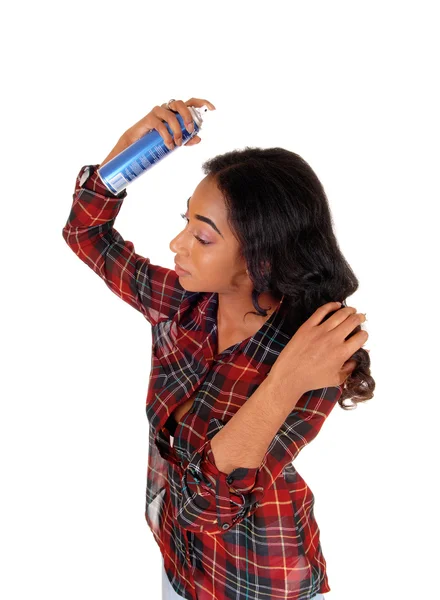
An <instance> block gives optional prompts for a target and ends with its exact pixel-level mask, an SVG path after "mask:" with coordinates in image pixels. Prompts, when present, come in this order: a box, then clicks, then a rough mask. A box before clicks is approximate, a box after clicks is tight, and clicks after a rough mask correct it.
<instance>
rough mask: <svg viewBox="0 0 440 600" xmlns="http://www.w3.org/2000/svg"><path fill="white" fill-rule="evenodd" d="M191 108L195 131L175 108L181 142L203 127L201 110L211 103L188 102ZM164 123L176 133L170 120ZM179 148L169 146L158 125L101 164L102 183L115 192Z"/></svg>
mask: <svg viewBox="0 0 440 600" xmlns="http://www.w3.org/2000/svg"><path fill="white" fill-rule="evenodd" d="M188 109H189V110H190V112H191V115H192V117H193V123H194V131H192V132H189V131H187V129H186V127H185V123H184V121H183V118H182V115H180V114H179V113H178V112H177V111H172V112H174V114H175V115H176V118H177V120H178V121H179V123H180V127H181V128H182V146H183V145H185V144H186V142H188V141H189V140H190V139H191V138H193V137H194V136H195V135H197V134H198V132H199V131H200V129H201V128H202V123H203V119H202V114H203V113H205V112H206V111H207V110H208V107H207V106H206V105H203V106H202V107H201V108H196V107H194V106H188ZM164 123H165V126H166V128H167V129H168V131H169V133H170V134H171V136H173V130H172V129H171V127H170V126H169V124H168V123H167V122H166V121H164ZM173 137H174V136H173ZM177 148H179V146H175V147H174V148H173V150H170V149H169V148H168V146H166V144H165V141H164V139H163V138H162V136H161V135H160V133H159V132H158V131H157V130H156V129H152V130H151V131H149V132H148V133H146V134H145V135H143V136H142V137H141V138H140V139H138V140H137V141H136V142H134V143H133V144H131V146H128V148H126V149H125V150H123V151H122V152H120V153H119V154H118V155H116V156H114V157H113V158H112V159H111V160H109V161H108V162H107V163H106V164H105V165H104V166H103V167H101V168H99V169H98V175H99V177H100V178H101V180H102V183H103V184H104V185H105V186H106V187H107V188H108V189H109V190H110V191H111V192H112V193H113V194H119V193H120V192H122V190H124V189H125V188H126V187H127V186H128V185H129V184H130V183H131V182H132V181H134V180H135V179H137V177H139V176H140V175H142V174H143V173H145V172H146V171H148V169H151V167H154V165H156V164H157V163H158V162H159V161H161V160H162V159H163V158H165V157H166V156H168V155H169V154H171V152H174V150H176V149H177Z"/></svg>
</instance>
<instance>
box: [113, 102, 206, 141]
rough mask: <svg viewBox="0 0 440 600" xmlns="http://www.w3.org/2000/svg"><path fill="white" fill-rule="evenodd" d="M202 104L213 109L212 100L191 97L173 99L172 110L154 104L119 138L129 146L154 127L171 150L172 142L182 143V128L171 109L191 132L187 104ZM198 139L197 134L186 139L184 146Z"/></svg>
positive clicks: (199, 105)
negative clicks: (184, 99)
mask: <svg viewBox="0 0 440 600" xmlns="http://www.w3.org/2000/svg"><path fill="white" fill-rule="evenodd" d="M203 105H206V106H207V107H208V108H209V109H210V110H215V106H214V105H213V104H212V102H209V100H203V99H202V98H191V99H190V100H187V101H186V102H183V101H182V100H174V101H173V102H171V104H170V108H171V109H172V110H169V109H168V108H166V104H162V105H161V106H155V107H154V108H153V109H152V110H151V111H150V112H149V113H148V114H147V115H145V117H143V118H142V119H141V120H140V121H138V122H137V123H135V124H134V125H133V126H132V127H130V128H129V129H127V131H126V132H125V133H124V134H123V135H122V136H121V140H124V142H126V143H127V146H129V145H131V144H133V143H134V142H136V141H137V140H138V139H140V138H141V137H142V136H144V135H145V134H147V133H148V132H149V131H151V130H152V129H156V131H157V132H158V133H159V134H160V136H161V137H162V139H163V140H164V142H165V144H166V145H167V147H168V148H169V149H170V150H173V149H174V143H175V144H176V145H177V146H181V145H182V128H181V126H180V123H179V121H178V120H177V118H176V115H175V114H174V112H173V110H174V111H176V112H178V113H179V114H180V115H181V116H182V119H183V122H184V124H185V127H186V129H187V130H188V131H189V132H192V131H193V128H194V122H193V118H192V115H191V112H190V111H189V109H188V106H194V107H195V108H200V107H202V106H203ZM165 123H168V125H169V127H170V128H171V130H172V132H173V136H171V135H170V133H169V131H168V129H167V127H166V125H165ZM173 138H174V139H173ZM200 141H201V138H200V137H199V136H198V135H195V136H194V137H193V138H191V139H190V140H188V142H186V144H185V146H194V145H195V144H198V143H200Z"/></svg>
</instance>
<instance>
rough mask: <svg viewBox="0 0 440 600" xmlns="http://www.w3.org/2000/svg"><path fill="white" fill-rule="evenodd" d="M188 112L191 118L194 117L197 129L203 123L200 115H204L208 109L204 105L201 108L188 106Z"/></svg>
mask: <svg viewBox="0 0 440 600" xmlns="http://www.w3.org/2000/svg"><path fill="white" fill-rule="evenodd" d="M188 108H189V110H190V111H191V114H192V116H193V117H194V121H195V122H196V123H197V126H198V128H199V129H201V128H202V123H203V117H202V115H204V114H205V113H207V112H208V110H209V109H208V107H207V106H206V104H204V105H203V106H200V107H199V106H188Z"/></svg>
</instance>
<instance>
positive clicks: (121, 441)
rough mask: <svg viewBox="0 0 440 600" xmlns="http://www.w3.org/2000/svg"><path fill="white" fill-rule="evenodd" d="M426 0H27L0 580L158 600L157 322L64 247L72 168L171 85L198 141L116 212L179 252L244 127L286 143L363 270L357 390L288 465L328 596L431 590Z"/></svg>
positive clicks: (11, 84)
mask: <svg viewBox="0 0 440 600" xmlns="http://www.w3.org/2000/svg"><path fill="white" fill-rule="evenodd" d="M436 8H437V6H436V3H435V2H423V1H418V2H387V1H383V0H382V1H380V2H368V3H358V2H349V1H346V2H338V1H333V2H309V3H299V2H279V1H276V0H273V1H272V2H270V3H267V2H259V3H258V2H223V3H219V2H204V3H200V2H193V3H191V2H187V3H183V2H171V1H168V2H166V3H162V2H131V1H128V2H124V3H116V2H91V1H88V2H85V1H83V0H80V1H77V2H75V3H68V4H63V5H62V6H61V5H59V4H56V3H54V2H53V3H50V2H42V3H35V4H31V3H29V2H27V3H26V2H25V3H21V4H20V5H17V6H16V8H9V9H8V10H9V12H8V13H7V14H6V17H7V19H6V21H5V23H6V24H7V26H5V34H6V35H5V36H3V39H2V42H1V45H2V50H3V52H2V56H3V57H4V61H3V63H4V66H3V77H2V79H3V83H4V84H6V85H5V87H4V92H3V94H2V101H3V110H2V115H1V122H2V132H3V140H2V141H3V143H2V150H3V151H2V155H3V161H2V162H3V166H4V170H3V177H2V182H3V202H2V217H3V218H2V235H1V251H2V258H3V260H2V288H1V289H2V293H1V302H2V312H1V314H2V325H1V329H2V334H1V339H2V357H3V358H2V361H1V364H2V377H1V418H0V452H1V465H0V467H1V472H0V474H1V484H0V485H1V495H0V565H1V575H0V597H1V598H2V599H4V600H24V599H25V598H26V599H28V598H36V597H38V598H40V597H41V598H43V597H44V598H45V600H59V599H60V598H63V600H73V599H75V600H76V599H78V598H81V599H82V600H92V599H93V600H96V599H98V598H106V600H121V599H130V600H144V599H150V598H151V599H156V598H160V593H161V592H160V585H161V566H162V562H161V556H160V552H159V548H158V546H157V545H156V543H155V541H154V539H153V536H152V534H151V532H150V531H149V529H148V526H147V524H146V522H145V518H144V502H145V485H146V469H147V441H148V421H147V418H146V415H145V398H146V393H147V386H148V378H149V372H150V371H149V369H150V359H151V332H150V326H149V324H148V322H147V321H146V320H145V319H144V318H143V317H142V315H141V314H140V313H138V312H137V311H135V310H134V309H132V308H131V307H130V306H129V305H128V304H125V303H124V302H123V301H122V300H120V299H119V298H118V297H117V296H116V295H114V294H112V293H111V291H110V290H109V289H108V288H107V286H106V285H105V284H104V282H103V281H102V280H100V278H99V277H98V276H97V275H96V274H95V273H94V272H93V271H92V270H91V269H89V268H88V267H87V266H86V265H85V264H84V263H82V262H81V261H80V260H79V259H78V258H77V257H76V256H75V254H74V253H73V252H72V251H71V250H70V249H69V248H68V247H67V245H66V244H65V242H64V240H63V237H62V228H63V226H64V224H65V222H66V220H67V218H68V216H69V212H70V208H71V204H72V194H73V191H74V184H75V178H76V176H77V173H78V172H79V170H80V168H81V167H82V166H83V165H86V164H96V163H100V162H102V161H103V160H104V158H105V157H106V156H107V154H108V153H109V152H110V150H111V149H112V148H113V146H114V145H115V143H116V142H117V140H118V138H119V137H120V136H121V135H122V133H124V131H125V130H126V129H128V128H129V127H130V126H132V125H133V124H134V123H135V122H137V121H138V120H139V119H140V118H142V117H143V116H144V115H146V114H147V113H148V112H149V111H150V110H151V109H152V108H153V107H154V106H155V105H156V104H159V105H160V104H162V103H163V102H166V101H168V100H169V99H170V98H177V99H182V100H187V99H189V98H191V97H199V98H206V99H208V100H210V101H211V102H213V103H214V104H215V106H216V107H217V110H216V111H214V112H209V113H208V114H207V115H206V119H205V124H204V127H203V129H202V131H201V134H200V135H201V138H202V142H201V143H200V144H199V145H197V146H194V147H189V148H185V147H182V148H178V149H177V150H176V151H175V152H174V153H173V154H172V155H170V156H169V157H167V158H166V159H165V160H164V161H162V162H161V163H160V164H158V165H157V166H156V167H154V168H153V169H152V170H150V171H149V172H148V173H147V174H145V175H143V176H142V177H140V178H139V179H138V180H137V181H136V182H134V183H133V184H131V185H130V186H129V187H128V188H127V191H128V196H127V198H126V200H125V201H124V205H123V207H122V209H121V211H120V214H119V215H118V217H117V220H116V223H115V228H116V229H117V230H118V231H119V233H120V234H121V235H122V236H123V237H124V238H125V239H126V240H130V241H132V242H133V243H134V245H135V249H136V251H137V252H138V253H140V254H142V255H143V256H148V257H149V258H150V260H151V262H152V263H154V264H160V265H164V266H167V267H170V268H173V266H174V263H173V258H174V254H173V253H172V252H171V250H170V248H169V242H170V240H171V239H172V238H173V237H174V236H175V235H176V234H177V232H178V231H179V230H180V228H181V227H183V225H184V223H183V221H182V219H181V217H180V212H182V211H184V210H185V209H186V200H187V198H188V197H189V196H190V195H191V194H192V192H193V190H194V188H195V187H196V186H197V184H198V183H199V181H200V180H201V179H202V178H203V177H204V174H203V173H202V170H201V164H202V162H203V161H204V160H206V159H208V158H209V157H212V156H214V155H216V154H219V153H223V152H226V151H228V150H231V149H235V148H244V147H245V146H261V147H270V146H282V147H284V148H287V149H288V150H292V151H294V152H297V153H298V154H300V155H301V156H302V157H303V158H304V159H305V160H307V162H309V164H310V165H311V166H312V168H313V169H314V170H315V172H316V173H317V175H318V177H319V178H320V180H321V181H322V183H323V185H324V188H325V190H326V192H327V195H328V198H329V202H330V206H331V210H332V215H333V219H334V223H335V230H336V234H337V237H338V241H339V244H340V247H341V250H342V251H343V253H344V255H345V257H346V259H347V260H348V262H349V264H350V265H351V267H352V268H353V270H354V272H355V273H356V276H357V277H358V279H359V282H360V287H359V289H358V291H357V292H356V294H354V295H353V296H352V297H350V298H349V299H348V304H349V305H351V306H355V307H356V308H357V310H358V311H362V312H366V313H367V318H368V321H367V322H366V323H365V326H364V328H365V329H367V331H368V332H369V336H370V337H369V339H368V342H367V344H366V346H365V347H366V348H368V349H369V350H370V359H371V372H372V376H373V377H374V379H375V381H376V392H375V396H374V398H373V399H372V400H370V401H369V402H367V403H365V404H364V405H362V406H359V407H358V409H357V410H355V411H351V412H345V411H343V410H342V409H340V408H339V407H338V406H336V407H335V409H334V410H333V412H332V414H331V415H330V417H329V419H328V420H327V421H326V423H325V424H324V426H323V429H322V430H321V432H320V434H319V436H318V437H317V438H316V439H315V440H314V442H313V443H312V444H311V445H310V446H308V447H307V448H306V449H304V450H303V452H302V453H301V454H300V456H299V457H298V459H297V460H296V467H297V469H298V470H299V472H300V473H301V475H302V476H303V477H304V478H305V480H306V481H307V483H308V484H309V486H310V487H311V489H312V491H313V493H314V494H315V497H316V503H315V516H316V518H317V521H318V524H319V527H320V532H321V543H322V546H323V551H324V555H325V558H326V560H327V569H328V578H329V584H330V587H331V590H332V591H331V592H329V593H328V594H326V595H325V597H326V600H327V599H328V600H371V598H378V599H380V600H382V599H383V600H394V599H399V600H401V599H408V600H413V599H415V598H417V599H418V600H419V599H420V600H423V599H425V598H426V599H428V598H429V599H431V598H434V597H438V596H436V595H438V584H437V582H436V575H437V572H438V535H439V517H438V507H439V494H438V491H437V490H438V485H437V484H438V478H439V477H438V473H439V470H438V459H439V455H440V453H439V446H438V439H439V435H438V428H439V417H440V412H439V408H438V403H439V399H440V398H439V393H438V388H437V384H436V383H435V376H437V375H436V373H437V374H438V370H439V366H438V362H439V361H438V359H439V353H438V344H437V339H438V335H439V328H438V319H439V311H438V303H437V298H438V296H437V294H436V291H437V289H438V278H439V268H438V262H439V252H438V237H439V236H438V233H437V229H438V215H439V211H438V202H439V158H440V157H439V133H440V128H439V111H438V107H439V106H440V98H439V93H438V88H437V84H438V55H439V50H440V48H439V41H438V25H439V23H438V19H437V18H435V9H436Z"/></svg>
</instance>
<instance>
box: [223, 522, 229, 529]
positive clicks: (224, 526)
mask: <svg viewBox="0 0 440 600" xmlns="http://www.w3.org/2000/svg"><path fill="white" fill-rule="evenodd" d="M229 527H230V524H229V523H223V525H222V529H229Z"/></svg>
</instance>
